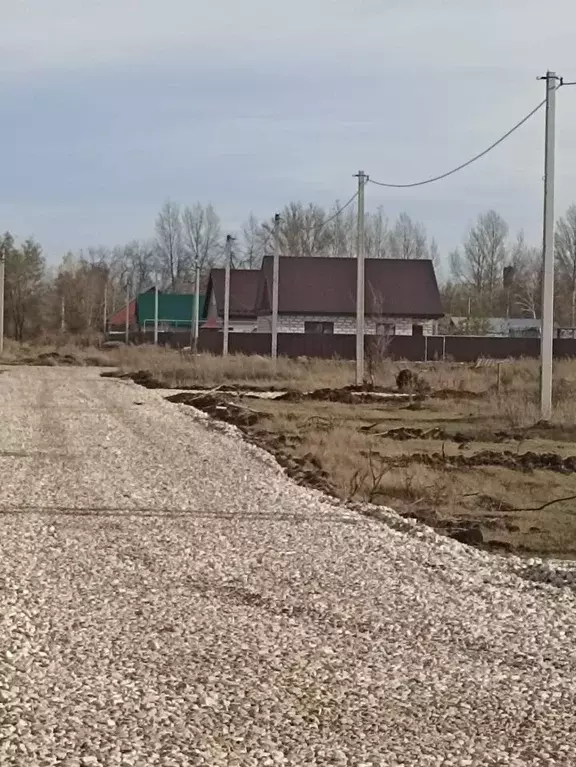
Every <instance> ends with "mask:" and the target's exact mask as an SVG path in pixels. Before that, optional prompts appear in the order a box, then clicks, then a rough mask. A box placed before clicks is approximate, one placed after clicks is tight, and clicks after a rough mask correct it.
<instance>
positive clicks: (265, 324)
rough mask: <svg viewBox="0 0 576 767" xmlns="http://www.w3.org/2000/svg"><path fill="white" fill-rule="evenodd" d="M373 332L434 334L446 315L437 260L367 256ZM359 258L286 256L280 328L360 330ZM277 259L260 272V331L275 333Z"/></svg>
mask: <svg viewBox="0 0 576 767" xmlns="http://www.w3.org/2000/svg"><path fill="white" fill-rule="evenodd" d="M365 266H366V271H365V332H366V334H367V335H375V334H388V335H408V336H410V335H434V334H435V333H436V332H437V325H438V320H439V319H440V318H441V317H442V316H443V314H444V312H443V310H442V302H441V300H440V292H439V290H438V283H437V281H436V275H435V273H434V266H433V264H432V261H430V260H428V259H422V260H406V259H379V258H378V259H376V258H372V259H366V262H365ZM356 268H357V264H356V259H355V258H324V257H283V258H280V265H279V279H278V332H280V333H342V334H353V333H355V332H356ZM272 272H273V258H272V256H266V257H265V258H264V260H263V263H262V269H261V270H259V271H258V274H259V282H258V292H257V297H256V314H257V318H258V319H257V326H258V332H261V333H269V332H270V328H271V319H272Z"/></svg>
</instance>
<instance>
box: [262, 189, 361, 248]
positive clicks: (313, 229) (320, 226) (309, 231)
mask: <svg viewBox="0 0 576 767" xmlns="http://www.w3.org/2000/svg"><path fill="white" fill-rule="evenodd" d="M357 197H358V192H357V191H356V192H354V194H353V195H352V197H351V198H350V199H349V200H348V202H346V203H345V204H344V205H342V207H341V208H338V210H337V211H336V212H335V213H333V214H332V215H331V216H330V218H327V219H326V221H322V223H321V224H318V226H312V227H310V228H309V229H306V233H307V234H313V233H314V232H319V231H320V230H321V229H323V228H324V227H325V226H327V225H328V224H330V223H331V222H332V221H334V219H335V218H338V216H339V215H340V214H341V213H342V212H343V211H345V210H346V208H348V207H349V206H350V205H352V203H353V202H354V200H355V199H356V198H357ZM273 234H274V230H273V229H271V230H269V231H268V232H267V234H266V238H265V240H264V244H263V249H264V252H266V246H267V245H268V242H269V241H270V238H271V237H272V235H273Z"/></svg>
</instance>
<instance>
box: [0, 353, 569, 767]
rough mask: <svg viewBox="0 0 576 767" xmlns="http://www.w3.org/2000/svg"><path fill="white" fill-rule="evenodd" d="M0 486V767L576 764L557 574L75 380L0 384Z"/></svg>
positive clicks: (122, 392) (22, 374)
mask: <svg viewBox="0 0 576 767" xmlns="http://www.w3.org/2000/svg"><path fill="white" fill-rule="evenodd" d="M136 403H138V404H136ZM0 468H1V474H0V477H1V480H0V764H1V765H3V767H4V766H6V767H15V766H18V767H20V766H21V765H22V767H28V766H30V767H32V766H33V767H48V766H50V767H52V765H58V766H60V765H64V766H65V767H84V765H95V766H96V767H98V766H99V765H102V767H122V766H124V767H149V766H150V765H152V766H154V765H157V766H158V767H188V766H189V765H192V766H194V765H207V766H208V765H209V766H210V767H220V766H221V765H227V766H229V765H231V766H233V767H249V766H252V765H253V766H254V767H261V766H262V765H270V766H271V767H272V766H274V765H310V766H313V765H350V766H351V767H360V766H361V765H364V766H365V767H368V766H369V767H399V766H400V765H405V766H406V767H409V766H410V767H414V766H415V765H423V766H426V765H430V766H431V767H440V766H442V767H448V766H452V767H479V766H480V765H481V766H482V767H491V766H496V765H507V766H508V767H513V766H516V767H522V766H525V767H527V766H529V767H549V766H550V767H551V766H552V765H554V766H558V765H559V766H560V767H562V766H566V767H568V766H569V765H570V766H573V765H574V764H576V737H575V732H576V595H575V593H574V585H575V584H576V577H575V572H576V571H575V570H574V568H573V567H571V566H570V565H566V564H565V563H547V562H543V561H536V560H533V561H530V562H523V561H521V560H520V559H517V558H510V559H504V558H499V557H495V556H491V555H488V554H485V553H483V552H479V551H476V550H473V549H470V548H467V547H465V546H463V545H461V544H459V543H457V542H455V541H452V540H449V539H447V538H442V537H440V536H437V535H435V534H434V533H433V532H432V531H431V530H428V529H427V528H424V527H422V526H420V525H419V524H417V523H412V522H409V521H406V520H403V519H401V518H400V517H398V516H397V515H395V514H394V512H392V511H391V510H387V509H374V508H372V507H368V506H361V505H356V506H354V507H344V506H342V505H340V504H338V503H337V502H335V501H334V500H331V499H327V498H325V497H323V496H322V495H321V494H319V493H317V492H315V491H311V490H308V489H305V488H301V487H298V486H296V485H295V484H293V483H292V482H291V481H290V480H289V479H288V478H287V477H286V476H285V475H284V473H283V472H282V470H281V469H280V468H279V467H278V465H277V464H276V463H275V461H274V460H273V459H272V458H271V457H270V456H268V455H267V454H265V453H263V452H261V451H260V450H258V449H257V448H255V447H254V446H251V445H248V444H246V443H245V442H243V441H242V439H241V437H240V436H239V435H238V434H237V432H236V431H235V430H234V429H232V428H230V427H228V426H226V425H223V424H214V423H213V422H212V421H210V420H209V419H207V418H206V417H205V416H204V415H203V414H201V413H198V412H197V411H194V410H193V409H191V408H187V407H186V406H182V405H174V404H171V403H168V402H166V401H165V400H164V399H163V397H162V395H161V394H160V393H158V392H154V391H151V390H150V391H148V390H143V389H139V388H137V387H136V386H135V385H134V384H132V383H130V382H126V381H117V380H111V379H101V378H100V377H99V373H98V371H96V370H91V369H65V370H64V369H59V368H41V369H40V368H30V367H27V368H10V369H9V370H7V371H6V372H4V373H3V374H2V375H1V376H0Z"/></svg>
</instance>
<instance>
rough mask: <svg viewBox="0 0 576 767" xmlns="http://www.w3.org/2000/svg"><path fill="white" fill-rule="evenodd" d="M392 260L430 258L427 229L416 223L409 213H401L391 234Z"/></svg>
mask: <svg viewBox="0 0 576 767" xmlns="http://www.w3.org/2000/svg"><path fill="white" fill-rule="evenodd" d="M390 254H391V256H392V258H406V259H409V258H428V244H427V236H426V229H425V228H424V225H423V224H421V223H419V222H416V223H415V222H414V221H412V219H411V218H410V216H409V215H408V214H407V213H401V214H400V215H399V216H398V218H397V219H396V223H395V224H394V229H393V230H392V232H391V233H390Z"/></svg>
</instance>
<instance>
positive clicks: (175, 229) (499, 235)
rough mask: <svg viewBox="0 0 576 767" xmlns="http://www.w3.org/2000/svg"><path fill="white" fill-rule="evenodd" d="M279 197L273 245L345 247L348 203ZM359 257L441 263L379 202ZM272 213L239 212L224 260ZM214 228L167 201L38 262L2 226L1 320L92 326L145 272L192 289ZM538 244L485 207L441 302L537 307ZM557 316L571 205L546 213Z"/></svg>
mask: <svg viewBox="0 0 576 767" xmlns="http://www.w3.org/2000/svg"><path fill="white" fill-rule="evenodd" d="M339 210H340V205H339V203H338V202H335V203H334V205H333V206H332V208H324V207H322V206H320V205H315V204H312V203H311V204H309V205H304V204H303V203H301V202H290V203H289V204H288V205H286V206H285V207H284V209H283V210H282V211H281V212H280V247H281V252H282V254H284V255H292V256H330V257H334V258H338V257H345V256H350V255H354V254H355V249H356V226H357V224H356V213H355V211H354V209H353V208H351V207H349V208H347V209H346V210H344V211H341V212H339ZM365 226H366V230H365V246H366V256H367V257H368V258H405V259H422V258H430V259H432V261H433V262H434V264H435V266H436V267H437V268H439V267H440V262H441V259H440V254H439V250H438V246H437V244H436V241H435V240H434V238H430V237H429V236H428V233H427V231H426V228H425V227H424V225H423V224H422V223H420V222H418V221H414V220H413V219H412V218H411V217H410V216H409V215H408V214H406V213H401V214H400V215H399V216H398V217H397V218H396V219H395V220H394V221H390V220H389V219H388V217H387V216H386V214H385V211H384V210H383V209H382V208H379V209H377V210H376V211H375V212H373V213H368V214H367V215H366V224H365ZM273 234H274V219H273V218H270V219H268V220H259V219H257V218H256V217H255V216H254V215H250V216H249V217H248V219H247V220H246V221H245V223H244V224H243V226H242V228H241V231H240V232H238V233H237V236H236V237H235V240H234V243H233V250H232V265H233V267H234V268H238V269H246V268H248V269H255V268H258V267H259V266H260V263H261V261H262V258H263V257H264V256H265V255H267V254H271V253H272V252H273V247H274V237H273ZM225 240H226V237H225V233H224V231H223V228H222V225H221V221H220V218H219V216H218V214H217V213H216V211H215V209H214V208H213V207H212V205H202V204H200V203H197V204H195V205H193V206H191V207H182V206H180V205H178V204H177V203H175V202H173V201H166V202H165V203H164V205H163V206H162V208H161V210H160V211H159V213H158V215H157V217H156V221H155V227H154V236H153V237H151V238H150V239H146V240H133V241H131V242H129V243H127V244H125V245H118V246H116V247H113V248H105V247H101V246H100V247H91V248H88V249H87V250H82V251H80V252H77V253H72V252H69V253H66V254H65V255H64V256H63V258H62V259H61V261H60V263H58V264H56V265H55V266H50V265H48V264H47V263H46V261H45V258H44V257H43V254H42V248H41V246H40V244H39V243H37V242H35V241H34V240H32V239H27V240H25V241H24V242H22V243H21V244H17V242H16V239H15V237H14V236H13V235H12V234H11V233H10V232H7V233H5V234H4V235H3V236H2V237H1V238H0V253H1V254H2V256H3V257H4V260H5V272H6V289H5V325H6V331H7V333H8V335H10V336H12V337H14V338H16V339H19V340H22V339H25V338H29V337H33V336H36V335H39V334H41V333H43V332H50V331H64V332H68V333H78V334H80V333H92V332H100V331H101V330H103V328H104V324H105V317H106V316H110V315H111V314H112V313H113V312H114V311H116V310H117V309H119V308H121V307H122V306H123V305H124V304H125V302H126V296H127V295H131V296H134V295H136V294H138V293H140V292H142V291H144V290H146V289H148V288H150V287H151V286H152V285H154V284H158V286H159V288H160V289H161V290H166V291H171V292H191V291H192V289H193V287H192V286H193V281H194V270H195V265H196V264H198V267H199V269H200V273H201V279H202V285H203V287H204V286H205V284H206V281H207V279H208V275H209V272H210V269H211V268H213V267H215V266H221V265H222V264H223V263H224V258H225ZM541 250H542V249H541V246H534V245H532V244H529V243H527V242H526V241H525V239H524V236H523V234H522V232H519V233H517V234H516V235H514V236H511V234H510V231H509V227H508V225H507V224H506V222H505V221H504V219H503V218H502V217H501V216H500V215H499V214H498V213H496V212H495V211H493V210H490V211H487V212H485V213H482V214H481V215H479V216H478V219H477V220H476V222H475V223H474V225H473V226H471V227H470V229H469V231H468V232H467V233H466V236H465V237H464V240H463V242H462V245H461V246H460V247H459V248H457V249H456V250H454V251H453V252H452V253H450V254H448V257H447V259H444V266H443V269H444V271H446V273H447V278H446V279H445V280H444V281H442V284H441V289H442V294H443V300H444V309H445V311H446V313H447V314H452V315H460V316H468V317H470V318H475V319H481V318H485V317H491V316H499V317H502V316H508V317H533V318H538V317H539V316H540V293H541ZM555 261H556V307H555V310H556V320H557V321H558V322H559V323H560V324H562V325H565V326H576V205H572V206H570V207H569V208H568V210H567V211H566V213H565V215H564V216H562V217H560V219H559V220H558V222H557V229H556V241H555Z"/></svg>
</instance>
